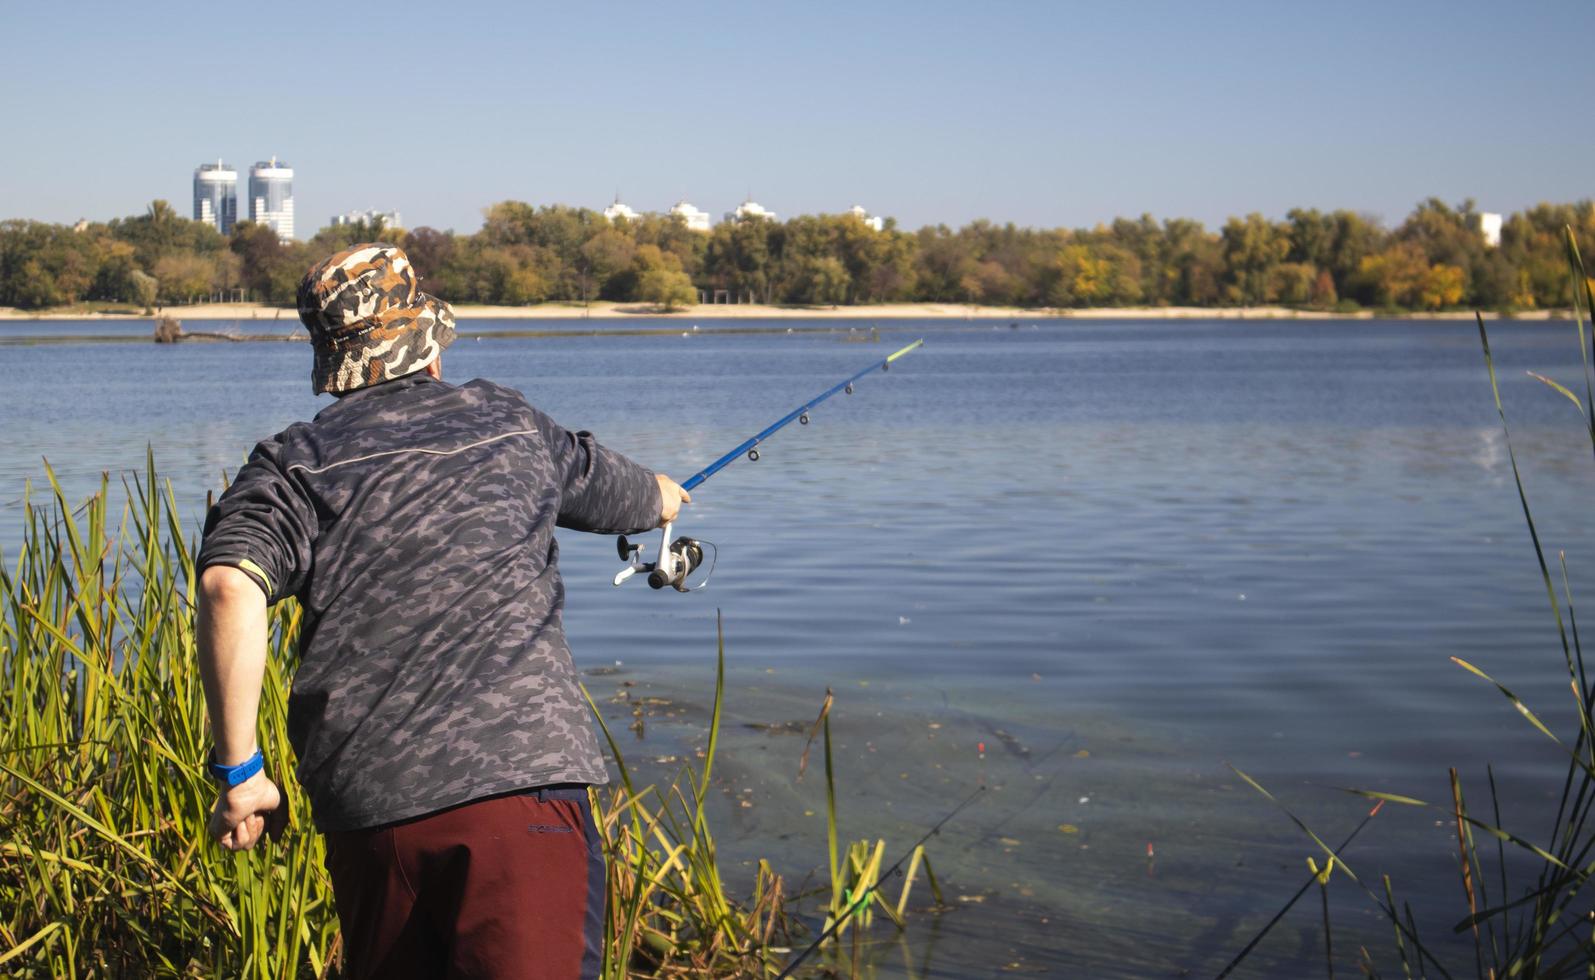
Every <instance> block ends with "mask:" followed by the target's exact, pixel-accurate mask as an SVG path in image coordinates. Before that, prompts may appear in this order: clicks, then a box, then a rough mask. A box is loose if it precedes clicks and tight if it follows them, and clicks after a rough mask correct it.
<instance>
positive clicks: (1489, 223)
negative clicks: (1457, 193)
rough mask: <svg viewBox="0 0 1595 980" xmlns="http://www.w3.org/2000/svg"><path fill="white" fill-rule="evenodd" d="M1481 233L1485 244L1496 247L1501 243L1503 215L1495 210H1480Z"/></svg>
mask: <svg viewBox="0 0 1595 980" xmlns="http://www.w3.org/2000/svg"><path fill="white" fill-rule="evenodd" d="M1479 234H1481V235H1483V236H1484V244H1486V245H1488V246H1490V247H1491V248H1496V247H1497V246H1499V245H1500V244H1501V216H1500V215H1499V214H1496V213H1495V212H1494V211H1481V212H1479Z"/></svg>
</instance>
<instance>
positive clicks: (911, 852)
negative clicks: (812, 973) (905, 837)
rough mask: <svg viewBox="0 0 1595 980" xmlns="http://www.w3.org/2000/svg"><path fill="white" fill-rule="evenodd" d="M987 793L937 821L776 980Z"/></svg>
mask: <svg viewBox="0 0 1595 980" xmlns="http://www.w3.org/2000/svg"><path fill="white" fill-rule="evenodd" d="M985 791H986V787H985V786H977V787H975V791H974V792H973V793H970V794H969V795H968V796H966V797H964V801H963V802H962V803H960V804H958V805H957V806H955V807H953V809H952V811H951V812H949V813H948V814H947V815H946V816H945V817H942V818H941V819H940V820H938V821H936V825H935V826H934V827H932V828H930V829H929V830H927V831H925V834H924V836H922V837H920V839H919V840H917V841H915V842H914V843H913V844H912V845H911V846H910V847H909V848H908V850H907V851H906V852H904V854H903V856H902V857H900V858H898V859H897V860H896V861H894V862H892V864H891V866H890V867H888V868H887V869H886V870H885V871H884V872H882V873H881V874H880V875H878V876H876V878H875V883H874V884H873V885H870V886H869V887H868V888H866V889H864V894H862V895H860V896H859V897H858V898H856V899H854V900H853V904H852V905H849V906H848V907H847V908H846V909H845V910H843V912H842V914H841V915H839V916H837V918H836V921H835V922H833V923H831V927H830V928H829V929H827V930H825V931H824V932H822V933H820V938H818V939H816V940H814V942H812V943H809V945H808V948H807V949H805V950H803V952H801V953H799V954H798V955H797V958H796V959H794V960H793V961H792V962H790V963H788V964H787V965H786V968H785V969H783V970H782V971H781V972H780V973H779V974H777V976H776V978H775V980H785V978H786V977H789V976H791V975H792V971H793V970H796V969H797V968H798V966H799V965H800V964H802V962H803V961H804V960H806V959H808V958H809V954H811V953H813V952H814V951H815V950H816V949H819V948H820V946H821V945H822V944H823V943H824V942H825V941H826V940H827V939H830V938H831V937H832V936H833V935H835V934H836V931H837V930H838V929H840V928H842V926H843V924H845V923H846V922H847V920H848V919H849V918H851V917H852V915H853V913H854V912H856V911H858V910H859V909H860V908H861V907H862V906H863V905H864V903H865V902H867V901H869V899H870V896H872V895H874V894H875V892H876V890H877V889H879V888H880V887H881V885H883V884H885V883H886V879H888V878H891V877H894V876H896V875H897V874H898V873H899V871H901V869H902V867H903V862H904V861H907V860H908V859H909V858H911V857H913V856H914V852H915V851H917V850H919V849H920V848H921V847H924V846H925V842H926V841H928V840H930V839H931V838H932V837H935V836H936V835H937V834H939V833H941V829H942V827H944V826H946V824H947V822H948V821H950V820H952V818H954V817H956V816H958V814H960V813H962V812H963V810H964V808H965V807H967V806H969V804H971V803H973V802H975V800H976V798H978V797H979V796H980V794H982V793H984V792H985Z"/></svg>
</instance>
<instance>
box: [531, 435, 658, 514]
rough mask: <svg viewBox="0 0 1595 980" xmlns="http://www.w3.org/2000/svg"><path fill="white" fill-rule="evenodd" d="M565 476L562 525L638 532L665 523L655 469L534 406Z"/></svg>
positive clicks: (558, 471) (558, 469)
mask: <svg viewBox="0 0 1595 980" xmlns="http://www.w3.org/2000/svg"><path fill="white" fill-rule="evenodd" d="M532 411H533V413H534V415H535V416H536V419H537V426H538V428H539V429H540V430H541V432H542V436H543V442H544V444H545V445H546V446H548V451H549V453H550V455H551V456H552V457H553V461H554V474H555V478H556V479H557V480H558V481H559V484H560V486H559V519H558V521H557V522H556V523H557V524H558V526H560V527H568V528H571V529H573V530H577V531H592V532H594V533H597V534H635V533H637V532H639V531H647V530H650V529H652V528H655V527H658V526H659V506H660V504H659V483H658V481H657V480H655V478H654V474H653V471H652V470H650V469H648V468H647V467H644V466H640V465H638V464H637V463H634V462H632V461H631V460H629V459H627V458H626V457H625V456H622V455H621V454H620V453H617V452H615V451H614V450H612V449H606V448H605V447H603V446H600V445H599V444H598V440H597V439H595V438H594V437H593V434H592V433H591V432H585V431H584V432H571V431H569V430H568V429H565V428H563V427H562V426H560V424H559V423H558V422H555V421H554V420H553V419H551V418H549V417H548V416H546V415H544V414H543V413H542V412H539V411H537V410H536V409H532Z"/></svg>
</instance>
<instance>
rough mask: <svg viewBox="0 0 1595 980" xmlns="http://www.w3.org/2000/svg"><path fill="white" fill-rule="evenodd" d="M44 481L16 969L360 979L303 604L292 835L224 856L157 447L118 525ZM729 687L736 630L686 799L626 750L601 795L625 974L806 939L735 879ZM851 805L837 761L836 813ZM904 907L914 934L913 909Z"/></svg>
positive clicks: (28, 627) (755, 959) (737, 970)
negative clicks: (307, 769) (640, 777)
mask: <svg viewBox="0 0 1595 980" xmlns="http://www.w3.org/2000/svg"><path fill="white" fill-rule="evenodd" d="M46 471H47V473H49V489H50V492H49V494H48V495H47V498H46V500H45V501H44V502H43V503H42V504H36V503H35V502H34V501H33V500H32V499H31V498H29V499H26V500H25V502H24V507H23V533H22V541H21V548H20V551H19V552H18V553H17V554H15V555H14V556H12V555H4V554H0V975H6V976H25V977H46V976H48V977H78V976H228V977H247V978H253V980H267V978H281V980H289V978H299V977H316V978H320V977H336V976H338V975H340V966H341V956H340V952H339V950H340V945H341V943H340V936H339V931H338V920H337V915H336V911H335V908H334V906H333V900H332V890H331V882H330V879H329V877H328V875H327V873H326V871H325V870H324V867H323V858H324V855H325V851H324V845H323V839H322V837H321V836H320V835H319V834H316V833H314V832H313V831H311V830H310V826H311V824H310V811H309V802H308V800H307V799H306V798H305V796H304V794H303V792H302V791H301V790H300V788H299V786H298V783H297V782H296V781H295V780H294V778H293V775H292V773H291V771H287V770H288V768H289V760H291V759H292V758H293V754H292V750H291V749H290V747H289V745H288V740H287V725H286V722H287V705H288V691H289V685H290V681H291V675H292V670H293V666H294V664H295V662H296V653H295V651H296V648H297V637H298V631H299V626H300V610H299V606H298V604H297V603H295V602H293V601H287V602H283V603H279V604H278V605H276V606H274V607H273V608H272V609H271V613H270V634H269V635H270V640H269V644H270V651H269V654H270V655H269V657H268V658H267V668H266V675H265V686H264V690H263V693H262V698H261V703H260V722H259V733H260V734H259V737H260V739H261V745H262V748H263V749H264V751H265V754H266V757H267V758H268V759H270V760H279V761H280V764H279V766H278V767H277V768H276V769H275V770H274V771H273V772H272V773H271V774H272V776H273V778H275V779H276V780H277V782H278V783H279V785H280V786H281V787H282V790H283V794H284V798H285V801H286V806H287V807H288V809H289V813H290V816H291V827H290V830H289V831H288V832H287V833H285V834H284V835H283V836H282V837H281V838H280V839H278V840H275V841H273V840H265V841H262V842H261V844H260V845H258V846H257V847H256V848H255V849H254V850H253V851H250V852H246V853H242V854H232V853H227V852H224V851H222V850H220V849H219V848H218V847H216V846H215V845H213V844H211V843H210V842H209V839H208V837H207V836H206V833H205V822H206V818H207V816H208V812H209V807H210V805H211V802H212V801H213V800H214V798H215V790H214V787H213V786H212V785H211V784H210V782H209V780H208V779H207V778H206V777H205V775H204V769H203V761H204V759H205V756H206V753H207V751H208V747H209V741H208V723H207V719H206V713H205V702H204V694H203V688H202V685H201V682H200V677H199V672H198V668H197V665H196V664H197V661H196V653H195V645H194V644H195V641H194V627H193V622H194V619H193V612H194V611H193V608H192V605H191V603H190V601H189V597H190V596H193V595H195V594H196V592H195V588H194V586H195V572H194V560H193V554H192V551H191V549H190V547H189V546H188V544H186V543H185V537H184V533H183V528H182V524H181V522H180V521H179V519H178V512H179V511H178V506H177V503H176V500H175V495H174V494H173V491H172V488H171V486H170V484H168V483H163V482H162V481H161V480H160V479H159V477H158V475H157V473H156V470H155V465H154V462H153V455H152V456H151V457H150V459H149V460H148V461H147V462H146V466H145V470H144V472H143V474H142V475H140V476H139V477H138V478H136V479H134V480H132V481H131V482H130V483H128V484H126V485H125V487H124V489H125V494H124V495H123V496H124V502H123V504H122V507H121V510H120V511H119V512H113V510H112V504H111V500H112V493H111V489H110V486H109V480H108V479H106V478H102V480H101V485H100V488H99V491H98V492H97V493H95V494H93V495H92V496H91V497H90V498H89V499H88V500H87V501H86V502H84V503H82V504H81V505H80V506H72V505H71V504H70V503H69V501H68V500H67V498H66V495H65V494H64V492H63V491H62V489H61V487H60V485H59V484H58V483H57V481H56V479H55V476H54V474H53V472H49V470H48V466H47V467H46ZM724 688H725V646H724V640H723V634H722V637H721V641H720V643H719V647H718V666H717V671H716V681H715V698H714V713H713V718H712V720H711V725H710V731H709V743H708V749H707V751H706V753H705V754H704V758H703V760H702V766H701V770H699V771H694V770H693V769H692V768H691V767H688V768H685V769H683V770H682V772H681V773H680V774H679V775H678V776H677V778H676V779H675V780H674V781H673V782H672V783H670V784H669V785H667V786H646V787H638V786H636V785H635V784H634V782H633V780H632V776H631V772H630V770H629V769H628V768H627V766H626V763H625V760H624V758H623V757H622V755H621V753H620V751H619V749H618V746H616V744H615V741H614V739H613V738H610V746H611V748H612V749H613V750H614V755H615V759H616V763H617V766H618V768H619V772H620V776H621V781H620V783H619V785H617V786H615V787H613V788H611V789H608V790H601V791H595V792H594V794H593V799H594V804H595V814H594V815H595V820H596V822H597V824H598V826H599V828H600V830H601V833H602V836H603V838H604V849H605V853H606V855H607V857H608V861H609V873H608V886H609V887H608V914H607V923H606V926H607V930H608V931H607V943H606V948H605V951H604V967H603V975H604V976H605V977H606V978H622V977H627V976H688V975H690V976H733V975H742V976H745V975H773V974H775V973H777V972H779V969H780V966H781V963H782V962H783V960H784V959H785V958H786V955H787V953H788V951H789V949H790V947H791V945H792V940H793V937H794V935H797V936H802V935H804V934H806V930H805V929H804V928H803V926H802V925H801V924H800V923H799V922H798V920H797V917H796V916H795V915H794V914H793V912H792V911H791V910H790V908H789V904H788V903H789V901H790V900H791V896H789V895H788V893H787V891H786V889H785V886H784V884H783V882H782V879H781V877H780V876H779V875H777V874H776V873H775V872H774V870H773V869H772V868H771V867H770V865H769V864H768V862H764V861H761V862H759V866H758V871H757V874H756V877H755V881H754V884H753V891H752V895H751V897H750V898H749V899H748V900H746V901H738V900H735V899H733V898H732V897H731V896H730V895H729V893H728V890H727V888H726V885H725V881H724V877H723V876H722V874H721V870H720V867H719V864H718V858H717V852H716V847H715V841H714V836H713V834H712V832H711V829H710V825H709V820H708V816H707V808H708V807H707V804H708V800H709V795H710V785H711V775H712V771H713V766H714V761H715V755H716V752H717V751H718V747H719V727H720V715H721V706H722V699H723V695H724ZM595 714H597V715H598V717H599V721H600V724H601V725H602V723H603V720H602V715H601V714H598V712H597V711H596V709H595ZM604 732H605V735H606V737H607V736H608V735H609V732H608V729H607V727H605V729H604ZM834 794H835V786H834V779H833V777H832V775H831V767H830V760H829V751H827V795H828V798H829V807H830V811H831V813H832V814H833V815H834V812H835V796H834ZM830 833H831V838H832V848H833V853H834V848H835V846H836V845H835V835H836V827H835V822H834V819H833V820H832V821H831V824H830ZM862 870H867V867H866V868H865V869H862ZM910 880H912V878H910ZM844 887H845V885H844ZM906 891H907V889H906V887H905V889H904V899H906ZM832 905H833V907H834V906H835V902H834V900H833V902H832ZM890 911H891V913H892V918H893V920H894V921H896V922H898V923H901V917H902V912H903V903H902V902H901V901H900V902H899V903H898V904H897V905H896V906H895V907H893V908H892V909H891V910H890Z"/></svg>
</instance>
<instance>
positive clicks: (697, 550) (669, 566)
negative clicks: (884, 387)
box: [614, 338, 925, 592]
mask: <svg viewBox="0 0 1595 980" xmlns="http://www.w3.org/2000/svg"><path fill="white" fill-rule="evenodd" d="M924 342H925V341H924V339H923V338H922V339H920V340H916V341H914V342H913V343H912V344H909V345H908V346H907V347H904V348H903V349H902V350H900V351H897V352H895V353H892V354H888V355H887V356H885V357H883V358H881V359H880V360H878V361H876V362H875V363H873V364H871V365H870V366H869V367H867V368H865V369H864V370H862V371H860V372H858V373H857V374H855V375H853V376H852V377H850V378H847V379H846V380H845V381H842V382H841V383H840V384H837V385H835V386H833V387H831V388H828V389H826V390H825V391H823V392H821V393H820V394H818V395H816V396H814V397H813V398H811V399H809V400H808V401H806V402H804V403H803V404H801V405H799V406H798V407H797V408H794V409H793V410H792V411H790V412H788V413H787V414H786V415H784V416H782V417H781V418H779V419H777V420H776V421H775V422H774V423H773V424H772V425H770V426H768V427H767V428H765V429H764V430H763V431H762V432H759V433H758V434H757V435H754V436H752V437H751V438H749V439H748V440H746V441H745V442H743V443H742V445H740V446H738V447H737V448H735V449H733V450H731V451H730V452H728V453H726V454H725V455H724V456H721V457H720V458H719V459H717V460H715V461H714V462H712V463H710V464H709V465H708V466H705V467H704V468H703V469H701V470H699V471H698V472H696V473H694V474H693V475H692V476H690V477H688V478H687V481H686V482H685V483H683V484H681V489H683V490H686V491H687V492H689V493H690V492H692V491H693V490H696V489H697V488H698V486H699V485H700V484H702V483H703V482H704V481H705V480H707V479H709V477H711V476H714V475H715V474H716V473H718V472H720V471H721V470H723V469H725V468H726V467H727V466H730V465H731V464H732V463H734V462H735V461H736V460H737V458H738V457H740V456H742V455H743V454H744V453H746V454H747V457H748V459H749V460H750V461H753V462H757V461H758V459H759V444H760V443H762V442H763V441H764V440H766V439H768V438H770V437H771V436H773V435H775V434H776V433H777V432H779V431H781V430H782V429H784V428H786V427H787V426H788V425H791V424H792V423H793V422H794V421H795V422H797V423H798V424H799V425H808V424H809V410H810V409H812V408H814V406H816V405H818V404H820V403H821V402H823V401H825V400H826V399H827V398H830V397H831V396H832V395H834V394H836V393H837V392H839V391H840V392H842V393H843V394H846V395H851V394H852V393H853V382H855V381H857V380H858V379H860V378H862V377H864V375H866V374H869V373H871V372H872V371H877V370H880V371H890V370H891V368H892V362H893V361H895V360H897V359H898V358H899V357H902V356H903V355H905V354H907V353H909V352H910V351H912V350H914V349H915V348H917V347H919V346H920V345H921V344H923V343H924ZM672 530H673V522H671V521H666V522H665V525H664V527H662V528H660V533H659V558H658V560H657V561H647V562H645V561H643V560H642V553H643V549H644V547H645V546H644V545H640V544H637V543H635V542H633V541H630V540H628V539H627V537H626V536H625V535H624V534H623V535H621V536H620V540H618V541H616V542H615V550H616V552H618V553H619V555H620V560H621V561H623V562H625V563H626V567H625V568H623V569H621V570H620V571H619V572H618V573H616V575H615V579H614V584H615V585H621V584H622V583H624V582H625V581H626V580H627V579H629V578H631V577H632V576H633V575H637V574H639V573H644V574H646V575H647V576H648V585H649V587H651V588H654V589H662V588H664V587H665V586H667V585H668V586H670V587H671V588H673V589H675V590H676V591H677V592H693V591H696V590H697V589H701V588H703V587H704V586H705V585H707V584H709V575H710V574H712V573H713V572H714V561H715V556H716V554H717V552H716V551H715V547H714V545H712V544H709V543H708V542H707V541H699V540H697V539H696V538H689V537H686V536H685V535H683V536H682V537H679V538H676V539H675V540H674V541H672V540H670V534H671V531H672ZM705 549H707V552H706V551H705ZM705 554H707V555H708V564H709V571H708V572H705V573H704V575H703V578H702V579H701V580H699V581H698V582H697V583H696V584H693V585H688V584H687V579H688V577H689V576H691V575H692V573H693V572H694V571H697V570H698V569H701V568H702V567H703V565H704V561H705Z"/></svg>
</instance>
